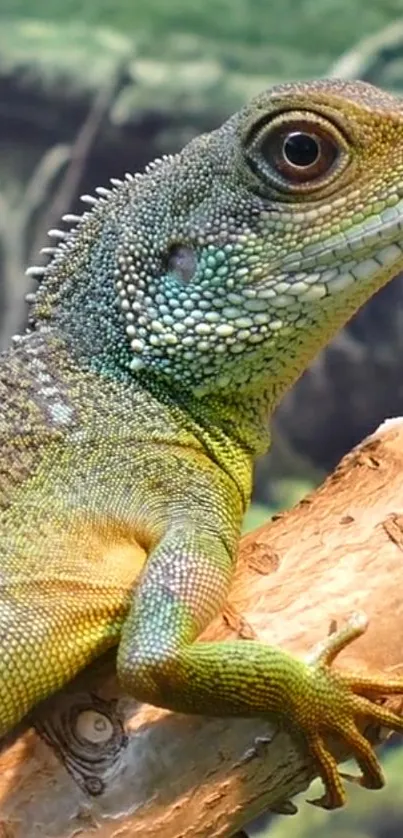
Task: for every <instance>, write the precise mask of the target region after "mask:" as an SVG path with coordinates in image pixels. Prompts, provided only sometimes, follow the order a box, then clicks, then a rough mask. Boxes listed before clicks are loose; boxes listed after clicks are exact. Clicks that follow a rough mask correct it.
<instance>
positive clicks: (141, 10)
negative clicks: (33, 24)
mask: <svg viewBox="0 0 403 838" xmlns="http://www.w3.org/2000/svg"><path fill="white" fill-rule="evenodd" d="M358 6H359V7H361V8H360V9H359V12H360V13H359V30H358V25H357V11H358ZM0 13H1V16H2V17H3V18H6V17H10V18H13V17H14V18H16V17H19V18H22V17H35V20H37V21H40V20H42V21H46V20H49V21H52V20H54V21H57V22H63V23H67V22H69V21H71V20H80V21H81V22H82V23H87V24H89V25H90V26H93V27H94V28H95V27H98V26H108V27H113V28H115V29H120V30H121V31H122V32H124V33H125V34H126V35H128V36H130V35H131V36H132V37H133V38H134V40H135V41H136V42H137V43H138V45H139V47H140V49H141V52H144V53H147V54H148V55H149V56H150V57H153V56H154V57H161V55H163V56H164V57H167V56H169V55H170V54H172V52H174V53H175V54H176V55H177V54H178V52H181V53H182V57H183V58H184V59H186V58H189V57H192V58H193V57H194V50H195V48H196V49H197V43H198V45H199V48H200V46H202V45H204V49H206V50H208V53H209V54H210V55H213V54H216V55H217V57H219V59H220V61H223V62H225V64H226V65H227V68H228V70H232V71H233V72H239V71H240V70H242V72H248V70H249V71H251V72H252V71H253V72H255V73H256V72H261V73H263V74H265V75H266V78H267V77H268V76H269V77H270V76H277V77H278V78H280V77H285V76H291V75H292V74H293V72H294V71H297V72H298V73H299V75H301V74H307V75H315V74H321V73H323V72H325V70H326V69H327V67H328V66H329V64H330V63H331V62H332V61H333V60H334V59H335V58H336V57H338V56H339V55H340V53H342V52H344V51H345V50H346V49H349V48H350V47H351V46H353V44H354V43H355V42H356V41H357V40H358V38H359V37H360V38H361V37H363V36H365V35H367V34H371V33H375V32H377V31H378V30H379V29H381V28H382V27H384V26H386V25H387V24H388V23H390V22H391V21H392V20H393V19H394V18H397V17H399V16H401V15H403V0H365V4H364V3H358V4H357V2H351V0H270V1H269V2H268V0H248V2H245V0H203V2H200V0H64V2H63V3H58V2H56V0H36V2H35V4H34V6H33V5H32V3H30V2H29V0H2V2H1V9H0ZM196 42H197V43H196Z"/></svg>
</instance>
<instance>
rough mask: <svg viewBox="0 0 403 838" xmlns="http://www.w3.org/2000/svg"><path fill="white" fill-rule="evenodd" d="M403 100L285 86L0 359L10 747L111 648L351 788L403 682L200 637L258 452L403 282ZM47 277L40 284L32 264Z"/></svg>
mask: <svg viewBox="0 0 403 838" xmlns="http://www.w3.org/2000/svg"><path fill="white" fill-rule="evenodd" d="M402 140H403V107H402V105H400V104H399V102H398V101H397V100H396V99H395V98H394V97H392V96H389V95H388V94H385V93H381V92H380V91H377V90H376V89H375V88H372V87H370V86H368V85H365V84H361V83H341V82H335V81H333V82H315V83H305V84H295V85H291V84H290V85H283V86H279V87H276V88H273V90H271V91H268V92H266V93H263V94H261V95H260V96H259V97H257V98H256V99H254V100H253V101H252V102H251V103H250V104H249V105H247V106H246V107H245V108H244V109H243V110H242V111H240V113H238V114H236V115H235V116H234V117H232V118H231V119H230V120H229V121H228V122H227V123H225V124H224V125H223V126H222V127H221V128H219V129H218V130H217V131H214V132H212V133H211V134H209V135H205V136H202V137H200V138H197V139H196V140H193V141H192V142H191V143H190V144H189V145H188V146H187V147H185V149H184V150H183V151H182V152H181V153H180V154H178V155H175V156H173V157H167V158H163V159H162V160H160V161H156V162H155V163H154V164H151V165H150V166H149V167H148V169H147V170H146V172H145V173H144V174H142V175H138V176H135V177H133V176H128V177H127V179H126V180H124V181H114V182H113V188H112V189H110V190H107V189H102V188H101V189H99V190H98V193H99V195H98V198H97V199H96V200H95V199H94V200H91V199H88V200H89V201H90V202H91V203H92V206H91V208H90V210H89V211H88V212H85V213H84V215H83V216H82V217H80V218H74V217H72V216H68V217H67V218H68V220H72V221H74V222H75V225H76V226H75V227H73V228H72V229H71V230H70V231H68V232H66V233H65V234H61V233H59V234H58V233H57V231H56V235H59V237H60V238H61V242H60V243H59V244H58V245H57V247H56V248H55V250H54V253H53V254H52V259H51V260H50V263H49V265H48V266H47V267H46V268H45V269H44V270H43V277H42V280H41V283H40V285H39V288H38V291H37V293H36V295H35V298H34V300H33V301H32V303H31V312H30V325H29V328H28V330H27V333H26V334H25V335H22V336H20V337H17V338H16V340H15V343H14V346H13V347H12V348H11V349H10V350H9V351H8V352H6V353H4V354H3V356H2V358H1V363H0V395H1V405H2V407H1V413H0V441H1V446H2V464H1V466H0V517H1V521H0V542H1V559H0V574H1V575H0V578H1V592H0V652H1V655H0V735H3V734H4V733H6V732H7V731H8V730H9V729H10V728H11V727H13V726H14V725H15V724H16V723H17V722H18V721H19V719H21V718H22V716H23V715H24V714H26V713H27V712H28V711H29V710H30V709H31V708H32V707H33V706H34V705H35V704H36V703H37V702H39V701H40V700H42V699H43V698H45V697H47V696H48V695H49V694H51V693H52V692H53V691H55V690H56V689H58V688H59V687H61V686H62V685H63V684H65V683H66V682H67V681H68V680H69V679H71V678H72V677H73V676H74V675H75V674H76V673H77V672H78V671H79V670H80V669H82V668H83V667H84V666H86V665H87V664H88V663H90V662H91V661H92V660H93V659H94V658H95V657H96V656H98V655H99V654H100V653H101V652H102V651H104V650H105V649H107V648H108V647H110V646H113V645H118V652H117V670H118V675H119V678H120V680H121V683H122V686H123V687H124V688H125V689H127V690H128V691H129V692H130V693H131V694H132V695H134V696H135V697H137V698H138V699H139V700H144V701H148V702H151V703H154V704H156V705H162V706H165V707H168V708H171V709H174V710H179V711H184V712H190V713H206V714H208V715H239V716H250V715H263V716H267V717H270V716H271V715H272V714H273V713H274V714H277V715H279V716H282V717H284V718H285V720H286V722H288V723H289V724H290V725H292V726H294V727H296V728H298V729H299V730H300V732H302V733H303V734H304V736H305V738H306V741H307V744H308V745H309V747H310V748H311V751H312V753H313V754H314V756H315V757H316V759H317V760H318V766H319V770H320V773H321V776H322V778H323V780H324V783H325V787H326V793H325V796H324V798H323V799H322V801H320V802H321V803H322V805H325V806H327V807H328V808H334V807H337V806H340V805H342V804H343V802H344V799H345V796H344V789H343V786H342V784H341V780H340V777H339V774H338V771H337V765H336V762H335V760H334V758H333V757H332V756H331V754H330V753H329V751H328V750H327V748H326V746H325V743H324V740H323V733H324V732H325V731H326V730H328V731H332V732H334V733H336V734H338V735H340V736H342V737H344V739H345V740H346V741H347V743H348V744H349V746H350V748H351V750H352V751H353V753H354V754H355V756H356V758H357V760H358V762H359V764H360V766H361V768H362V772H363V777H362V783H363V784H364V785H366V786H367V787H369V788H376V787H379V786H380V785H381V784H382V775H381V771H380V767H379V764H378V762H377V759H376V757H375V754H374V753H373V751H372V748H371V747H370V745H369V744H368V742H367V740H366V739H365V738H364V737H363V736H362V735H361V734H360V733H359V731H358V729H357V727H356V720H357V719H358V718H360V717H361V716H365V717H367V718H368V719H369V720H370V721H374V722H378V723H383V724H385V725H387V726H389V727H391V728H392V729H395V730H403V721H402V720H401V719H399V718H398V717H397V716H395V715H394V714H393V713H391V712H389V711H388V710H386V709H385V708H384V707H382V706H380V705H377V704H375V703H372V702H370V701H369V700H368V698H367V697H366V696H367V695H368V694H370V695H373V696H374V697H377V696H378V695H382V694H385V693H388V692H391V693H393V692H396V693H403V679H398V678H394V679H393V678H386V677H384V678H382V677H381V676H379V677H378V678H375V677H373V678H370V677H368V678H365V677H364V676H360V675H357V674H355V673H351V674H344V675H341V674H340V673H337V672H335V671H334V670H333V669H331V667H330V664H331V662H332V659H333V658H334V656H335V654H336V653H337V651H338V650H339V649H340V648H341V647H342V646H343V645H345V644H346V642H348V641H349V640H351V639H352V637H353V636H356V634H357V628H355V629H354V630H349V631H348V632H347V633H344V634H343V633H342V634H341V635H340V636H338V639H337V640H335V639H333V640H332V639H330V640H329V642H328V645H327V646H326V648H325V650H324V651H323V654H322V656H321V657H320V658H319V659H318V660H316V661H315V662H307V661H300V660H297V659H295V658H293V657H292V656H290V655H288V654H287V653H286V652H284V651H282V650H280V649H277V648H275V647H269V646H265V645H263V644H260V643H258V642H254V641H253V642H252V641H251V642H249V641H240V642H231V643H226V644H221V643H197V642H195V641H196V640H197V637H198V635H199V634H200V633H201V631H202V629H203V628H204V627H205V626H206V625H207V624H208V622H209V621H210V620H211V619H212V617H213V616H214V615H215V614H216V613H217V611H218V610H219V608H220V607H221V606H222V604H223V603H224V601H225V598H226V595H227V593H228V589H229V586H230V583H231V576H232V573H233V570H234V564H235V560H236V554H237V546H238V541H239V533H240V527H241V522H242V517H243V514H244V512H245V509H246V507H247V505H248V502H249V499H250V494H251V483H252V467H253V461H254V459H255V457H256V456H257V455H258V454H261V453H263V452H264V451H265V450H266V449H267V447H268V444H269V440H268V434H267V418H268V415H269V413H270V412H271V411H272V410H273V408H274V407H275V405H276V404H277V403H278V401H279V399H280V397H281V395H282V394H283V392H284V390H285V389H286V388H287V387H288V386H289V385H290V384H291V383H292V382H293V381H294V380H295V379H296V377H297V376H298V375H299V374H300V373H301V372H302V370H303V369H304V368H305V367H306V365H307V363H308V362H309V360H310V359H311V358H312V357H313V356H314V354H315V353H316V352H317V351H318V350H319V348H320V347H321V346H323V344H324V343H325V342H326V341H327V340H328V339H329V338H330V337H331V335H332V334H334V332H335V331H336V330H337V329H338V328H339V327H340V326H341V325H342V324H344V323H345V321H346V320H347V319H348V318H349V317H350V316H351V315H352V314H353V313H354V311H355V310H356V309H357V307H358V306H359V305H360V304H362V303H363V302H364V301H365V300H366V299H367V298H368V297H369V296H371V295H372V294H373V293H374V292H375V291H376V290H377V289H378V288H380V287H381V286H382V285H383V284H384V283H385V282H386V281H387V280H388V279H389V278H390V277H392V276H394V275H396V273H398V271H399V270H401V269H402V268H403V142H402ZM33 272H34V273H35V269H34V270H33Z"/></svg>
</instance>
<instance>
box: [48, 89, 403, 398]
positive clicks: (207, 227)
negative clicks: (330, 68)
mask: <svg viewBox="0 0 403 838" xmlns="http://www.w3.org/2000/svg"><path fill="white" fill-rule="evenodd" d="M402 268H403V105H402V104H400V103H399V102H398V100H397V99H395V98H394V97H392V96H390V95H388V94H386V93H383V92H380V91H379V90H377V89H375V88H373V87H371V86H370V85H366V84H364V83H360V82H354V83H353V82H351V83H345V82H337V81H327V82H326V81H320V82H313V83H300V84H286V85H281V86H278V87H275V88H273V89H272V90H269V91H268V92H265V93H263V94H261V95H260V96H258V97H257V98H255V99H254V100H253V101H252V102H251V103H250V104H249V105H247V106H246V107H245V108H244V109H243V110H242V111H240V112H239V113H238V114H236V115H235V116H234V117H232V118H231V119H229V120H228V121H227V122H226V123H225V124H224V125H223V126H222V127H221V128H219V129H218V130H216V131H213V132H212V133H210V134H206V135H203V136H201V137H199V138H197V139H195V140H193V141H192V142H191V143H189V145H188V146H186V147H185V148H184V150H183V151H182V152H181V153H180V154H178V155H175V156H172V157H167V158H163V159H162V160H160V161H156V162H155V163H153V164H151V165H150V166H149V167H148V168H147V170H146V172H145V173H144V174H142V175H139V176H135V177H132V176H128V178H127V179H126V180H124V181H113V189H111V190H105V189H100V190H99V197H98V199H97V200H95V201H94V205H93V207H92V208H91V210H90V211H88V212H86V213H84V215H83V216H82V217H81V218H80V220H79V221H78V222H77V225H76V228H75V229H74V230H72V231H69V232H68V233H67V234H65V235H64V238H63V241H62V243H61V244H60V245H59V246H58V247H57V248H56V252H55V254H54V256H53V258H52V260H51V262H50V264H49V265H48V266H47V267H46V269H45V270H44V278H43V280H42V284H41V286H40V288H39V291H38V293H37V295H36V299H35V302H34V304H33V308H32V318H33V322H34V324H35V328H43V327H44V326H46V325H47V326H48V325H52V324H56V325H57V326H58V328H59V329H60V330H61V331H62V333H65V335H66V338H67V339H68V340H70V341H71V343H72V345H73V346H75V347H76V348H77V355H78V356H80V357H81V358H83V359H85V360H87V361H88V363H90V364H91V365H92V366H94V367H96V368H97V369H100V370H101V371H102V370H104V371H106V372H108V371H109V370H110V369H112V368H113V367H116V368H117V367H119V368H121V369H124V370H125V371H126V372H127V373H128V374H130V375H132V376H134V377H138V376H140V377H144V376H145V377H146V376H147V375H150V376H157V377H159V378H160V379H161V381H165V382H167V383H168V385H171V386H175V387H177V386H179V387H182V388H184V389H186V390H190V391H192V392H193V393H194V394H196V395H198V396H202V395H205V394H207V395H208V394H213V393H214V394H217V393H218V392H219V391H222V392H223V393H224V394H226V395H227V394H228V395H231V394H232V395H234V394H235V395H236V396H237V395H238V394H240V393H241V392H244V391H245V392H248V391H252V392H253V391H254V392H257V391H258V390H259V388H260V389H264V390H265V391H266V392H267V393H269V395H268V400H269V401H271V402H272V404H274V403H275V402H277V401H278V399H279V398H280V396H281V394H282V393H283V391H284V389H285V388H286V387H287V386H288V385H289V384H290V383H291V382H292V381H294V380H295V379H296V378H297V377H298V375H299V374H300V373H301V371H302V370H303V369H304V368H305V367H306V365H307V363H308V362H309V360H310V359H311V358H312V357H313V356H314V355H315V353H316V352H317V351H318V349H319V348H320V347H321V346H323V344H324V343H325V342H326V341H327V340H328V339H329V338H330V337H331V336H332V334H333V333H334V332H335V331H336V330H337V329H338V328H339V327H340V326H341V325H343V324H344V323H345V322H346V321H347V320H348V319H349V318H350V317H351V315H352V314H353V313H354V312H355V310H356V309H357V308H358V307H359V306H360V305H361V304H362V303H363V302H364V301H365V300H367V299H368V298H369V297H370V296H371V295H372V294H373V293H374V292H375V291H376V290H377V289H379V288H380V287H381V286H382V285H383V284H384V283H385V282H386V281H387V280H388V279H389V278H391V277H392V276H394V275H396V274H397V273H398V272H399V271H400V270H401V269H402Z"/></svg>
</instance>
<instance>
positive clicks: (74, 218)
mask: <svg viewBox="0 0 403 838" xmlns="http://www.w3.org/2000/svg"><path fill="white" fill-rule="evenodd" d="M171 159H172V155H169V154H166V155H164V156H163V157H159V158H156V159H155V160H153V161H152V162H150V163H148V165H147V166H146V168H145V170H144V173H141V172H136V173H134V174H131V172H126V173H125V176H124V180H122V179H120V178H110V182H111V184H112V187H113V188H112V189H108V188H107V187H105V186H97V187H96V188H95V192H96V193H97V194H96V195H88V194H84V195H81V196H80V200H81V201H82V202H83V203H84V204H87V205H88V206H89V207H90V209H89V210H86V211H84V212H83V213H82V214H81V215H76V214H74V213H70V212H69V213H66V214H65V215H63V216H62V221H64V222H66V224H68V225H69V228H68V229H66V230H59V229H58V228H53V229H51V230H49V231H48V236H49V237H50V238H52V239H55V240H56V242H57V243H56V244H55V245H54V246H45V247H42V248H41V251H40V252H41V253H42V254H44V255H46V256H49V257H50V260H49V261H48V262H47V264H46V265H32V266H31V267H29V268H27V270H26V275H27V276H29V277H33V278H34V279H35V280H37V281H38V282H40V281H41V280H42V279H43V277H44V276H45V275H46V273H47V272H48V269H49V267H50V265H51V264H52V262H53V258H54V257H55V256H57V255H59V254H63V253H65V252H66V251H67V250H68V249H69V248H70V247H71V246H72V245H73V244H74V242H75V240H76V237H77V234H78V232H79V229H80V226H81V224H82V223H83V221H84V220H85V219H86V218H88V215H89V213H90V212H91V211H92V210H93V208H94V207H97V206H99V205H100V204H106V203H107V202H108V201H109V200H110V199H111V198H113V196H114V195H115V194H116V193H117V192H119V191H120V190H121V188H122V187H124V185H125V182H126V183H132V182H133V181H135V180H139V179H141V178H143V177H144V175H145V174H150V173H152V172H154V171H155V170H156V169H157V168H158V167H159V166H161V164H163V163H165V162H167V161H169V160H171ZM25 299H26V301H27V302H28V303H29V304H32V303H34V302H35V294H33V293H32V292H31V293H29V294H27V295H26V297H25Z"/></svg>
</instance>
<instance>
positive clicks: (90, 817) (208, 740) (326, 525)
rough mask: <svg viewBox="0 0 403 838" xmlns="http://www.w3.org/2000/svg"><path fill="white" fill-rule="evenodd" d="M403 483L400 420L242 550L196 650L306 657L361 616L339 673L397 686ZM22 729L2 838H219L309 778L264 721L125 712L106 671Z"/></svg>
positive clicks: (3, 771) (4, 772)
mask: <svg viewBox="0 0 403 838" xmlns="http://www.w3.org/2000/svg"><path fill="white" fill-rule="evenodd" d="M402 475H403V420H393V421H391V422H388V423H385V425H383V426H382V427H381V428H380V429H379V430H378V431H377V432H376V433H375V434H374V435H373V436H371V437H369V438H368V439H367V440H366V441H365V442H364V443H363V444H362V445H361V446H358V447H357V448H356V449H354V450H353V451H352V452H351V453H350V454H349V455H348V456H346V457H345V458H344V460H343V461H342V462H341V464H340V465H339V467H338V468H337V469H336V471H335V472H334V474H333V475H331V476H330V477H329V478H328V479H327V480H326V481H325V483H324V484H323V486H322V487H321V488H320V489H318V490H317V491H315V492H313V493H312V494H311V495H310V496H309V497H307V498H305V499H304V500H303V501H301V503H300V504H299V505H298V506H297V507H295V508H294V509H293V510H291V511H290V512H287V513H285V514H282V515H280V516H277V517H276V519H275V520H274V521H272V522H271V523H269V524H267V525H266V526H264V527H262V528H260V529H259V530H256V531H255V532H254V533H251V534H249V535H247V536H245V537H244V538H243V540H242V545H241V550H240V558H239V564H238V570H237V574H236V579H235V581H234V585H233V588H232V591H231V595H230V599H229V602H228V605H227V607H226V609H225V611H224V612H223V614H222V615H221V616H220V617H219V618H217V620H215V621H214V623H213V624H212V625H211V626H210V627H209V629H208V631H207V632H206V633H205V635H204V637H206V638H207V637H208V638H210V639H211V638H215V639H223V640H225V639H227V638H229V637H237V636H238V637H241V638H245V637H259V638H260V639H261V640H264V641H265V642H268V643H276V644H279V645H281V646H283V647H285V648H287V649H288V650H290V651H292V652H294V653H295V654H298V655H304V654H306V653H307V652H308V651H309V650H310V649H311V648H312V646H313V645H314V644H316V643H317V642H318V641H320V640H322V639H323V638H324V637H325V636H326V635H327V634H328V631H329V627H330V625H331V623H332V622H334V621H336V622H337V624H338V625H340V624H342V623H343V622H344V620H345V619H346V618H347V617H348V616H349V615H350V614H351V613H352V612H353V611H357V610H361V611H364V612H366V614H367V615H368V617H369V618H370V626H369V629H368V631H367V632H366V634H365V635H364V637H362V638H361V639H360V640H358V641H356V642H355V643H354V644H352V645H351V646H350V647H348V649H346V650H345V651H344V652H343V653H342V655H340V659H338V660H337V663H336V666H339V665H340V667H346V668H348V667H359V668H361V669H364V670H382V671H384V672H393V673H396V672H397V671H399V668H401V667H402V665H403V649H402V634H403V594H402V591H403V479H402ZM388 704H390V705H391V706H393V708H394V709H395V710H397V711H398V712H399V710H401V709H402V701H401V700H400V699H394V701H393V702H392V701H389V702H388ZM34 723H35V726H36V727H35V729H33V728H29V729H26V730H22V731H19V735H18V736H17V738H16V739H15V740H14V741H11V740H10V742H9V744H8V746H7V747H5V748H4V750H3V752H2V754H1V755H0V838H11V836H12V838H67V836H72V835H76V834H80V836H81V838H94V836H95V835H96V838H112V836H119V838H123V836H130V838H136V836H141V838H151V836H152V838H179V836H180V838H189V837H190V836H192V838H207V836H209V838H210V836H230V835H233V834H234V833H236V832H237V831H240V830H241V829H242V827H244V826H245V825H246V824H247V823H248V822H250V821H251V820H252V819H253V818H254V817H256V816H257V815H258V814H260V813H262V812H264V811H265V810H267V809H268V808H269V807H271V808H281V806H282V805H283V806H284V803H285V801H287V800H289V798H291V797H293V796H294V795H295V794H296V793H297V792H299V791H301V790H303V789H306V787H307V785H308V784H309V782H310V780H311V779H312V778H313V777H314V776H315V765H314V764H312V762H311V760H310V758H309V755H308V754H307V753H306V752H305V750H304V747H303V744H302V743H301V742H299V741H297V740H296V738H295V737H294V738H293V737H292V736H291V735H290V734H289V733H287V732H286V731H282V730H281V729H280V728H278V727H273V726H271V727H270V726H269V725H268V724H267V723H266V722H265V721H262V720H260V719H254V720H234V719H212V718H192V717H185V716H180V715H175V714H173V713H169V712H166V711H162V710H158V709H155V708H152V707H149V706H145V705H138V704H136V702H135V701H133V700H132V699H130V698H128V697H127V696H125V695H123V694H122V693H121V692H120V690H119V688H118V686H117V683H116V680H115V677H114V672H113V656H111V655H109V656H108V657H106V658H105V659H103V660H101V661H100V662H99V663H98V664H97V665H96V666H93V667H91V668H90V669H89V670H87V671H86V672H85V673H83V674H82V675H81V676H80V678H79V679H77V680H76V681H75V682H74V683H73V684H71V685H70V686H69V688H68V689H66V690H64V691H63V692H62V693H60V694H58V695H57V696H56V697H55V698H54V699H52V701H51V702H48V703H47V704H46V705H43V706H42V707H41V708H40V711H38V712H37V713H36V714H35V717H34ZM372 735H373V736H377V732H376V731H373V732H372ZM378 741H379V740H378ZM332 749H333V750H334V751H335V753H336V754H337V756H338V757H341V756H346V754H343V753H342V751H341V750H340V748H338V747H337V743H332ZM368 794H371V792H368ZM285 808H287V806H285Z"/></svg>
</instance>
